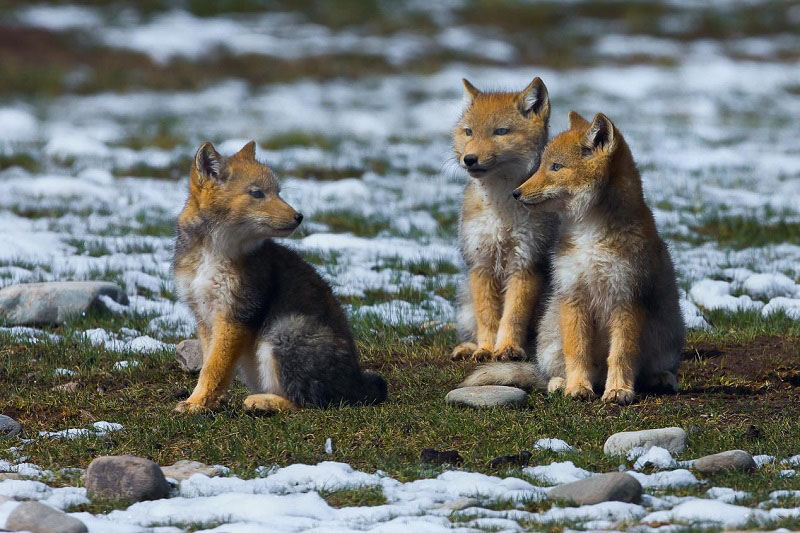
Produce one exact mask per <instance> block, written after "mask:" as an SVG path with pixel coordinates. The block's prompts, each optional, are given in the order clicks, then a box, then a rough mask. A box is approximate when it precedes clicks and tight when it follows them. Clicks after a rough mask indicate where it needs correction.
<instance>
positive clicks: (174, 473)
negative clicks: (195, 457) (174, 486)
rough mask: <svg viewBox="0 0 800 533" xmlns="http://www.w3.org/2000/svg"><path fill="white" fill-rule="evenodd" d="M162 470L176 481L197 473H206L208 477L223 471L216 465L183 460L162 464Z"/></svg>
mask: <svg viewBox="0 0 800 533" xmlns="http://www.w3.org/2000/svg"><path fill="white" fill-rule="evenodd" d="M161 471H162V472H163V473H164V476H166V477H171V478H172V479H174V480H175V481H183V480H184V479H189V478H190V477H192V476H193V475H195V474H204V475H206V476H208V477H214V476H218V475H220V474H221V473H222V472H220V470H219V469H218V468H217V467H216V466H208V465H207V464H204V463H201V462H199V461H187V460H181V461H178V462H177V463H175V464H174V465H171V466H162V467H161Z"/></svg>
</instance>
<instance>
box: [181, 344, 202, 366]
mask: <svg viewBox="0 0 800 533" xmlns="http://www.w3.org/2000/svg"><path fill="white" fill-rule="evenodd" d="M175 359H176V360H177V361H178V364H179V365H180V367H181V369H183V370H184V371H186V372H200V369H201V368H203V350H202V349H201V348H200V341H198V340H195V339H186V340H184V341H181V342H180V343H178V347H177V348H175Z"/></svg>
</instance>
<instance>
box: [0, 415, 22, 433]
mask: <svg viewBox="0 0 800 533" xmlns="http://www.w3.org/2000/svg"><path fill="white" fill-rule="evenodd" d="M20 433H22V426H21V425H20V423H19V422H17V421H16V420H14V419H13V418H11V417H10V416H6V415H0V438H1V437H13V436H14V435H19V434H20Z"/></svg>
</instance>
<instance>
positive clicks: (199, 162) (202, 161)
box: [194, 141, 222, 182]
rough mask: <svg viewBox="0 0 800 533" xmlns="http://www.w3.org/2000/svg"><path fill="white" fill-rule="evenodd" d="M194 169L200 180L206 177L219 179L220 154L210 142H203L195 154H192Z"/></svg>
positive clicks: (220, 170)
mask: <svg viewBox="0 0 800 533" xmlns="http://www.w3.org/2000/svg"><path fill="white" fill-rule="evenodd" d="M194 170H195V171H196V172H197V176H198V177H199V178H200V181H201V182H202V181H204V180H206V179H213V180H214V181H221V179H222V177H221V176H222V156H221V155H219V153H218V152H217V150H216V149H215V148H214V145H213V144H211V143H210V142H208V141H206V142H204V143H203V146H201V147H200V149H199V150H198V151H197V155H195V156H194Z"/></svg>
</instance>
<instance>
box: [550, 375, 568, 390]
mask: <svg viewBox="0 0 800 533" xmlns="http://www.w3.org/2000/svg"><path fill="white" fill-rule="evenodd" d="M566 384H567V380H565V379H564V378H562V377H554V378H550V381H548V382H547V392H550V393H553V392H558V391H561V390H564V387H565V386H566Z"/></svg>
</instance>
